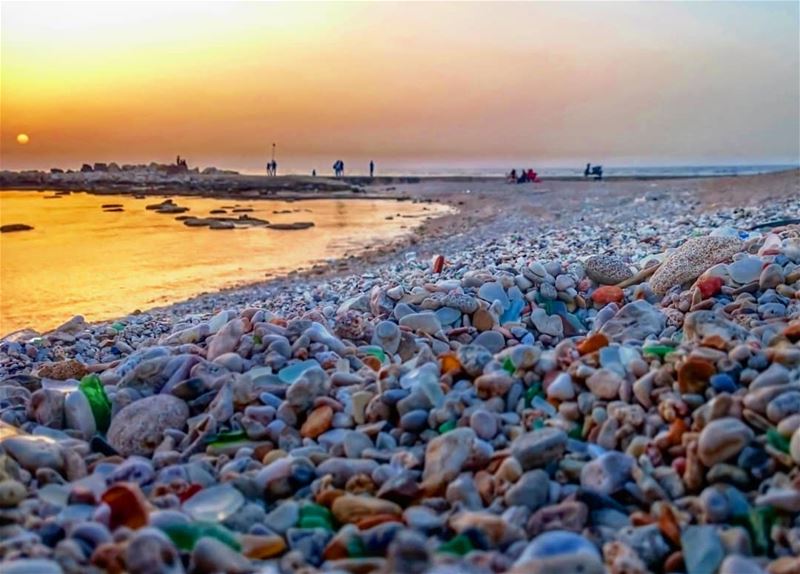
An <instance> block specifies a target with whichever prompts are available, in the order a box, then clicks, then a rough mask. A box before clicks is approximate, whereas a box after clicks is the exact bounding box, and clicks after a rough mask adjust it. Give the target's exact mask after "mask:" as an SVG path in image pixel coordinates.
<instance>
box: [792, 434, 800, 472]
mask: <svg viewBox="0 0 800 574" xmlns="http://www.w3.org/2000/svg"><path fill="white" fill-rule="evenodd" d="M789 453H790V454H791V456H792V460H793V461H795V463H797V464H799V465H800V428H798V429H797V430H795V431H794V434H792V440H791V441H790V443H789Z"/></svg>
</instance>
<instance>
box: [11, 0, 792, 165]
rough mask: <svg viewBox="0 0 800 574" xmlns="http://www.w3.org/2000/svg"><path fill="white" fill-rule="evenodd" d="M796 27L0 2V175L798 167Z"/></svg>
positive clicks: (708, 6) (602, 5) (578, 7)
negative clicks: (335, 168)
mask: <svg viewBox="0 0 800 574" xmlns="http://www.w3.org/2000/svg"><path fill="white" fill-rule="evenodd" d="M799 7H800V3H797V2H774V3H773V2H744V3H727V2H725V3H723V2H663V3H646V2H540V3H500V2H478V3H344V2H329V3H305V2H302V3H301V2H293V3H281V2H269V3H267V2H176V3H170V2H158V3H146V2H139V3H124V2H119V3H118V2H108V3H99V2H96V3H81V2H59V3H39V2H7V1H3V2H2V4H0V168H2V169H33V168H50V167H54V166H58V167H63V168H76V167H80V165H81V164H82V163H84V162H87V163H92V162H96V161H104V162H109V161H116V162H117V163H120V164H122V163H149V162H150V161H158V162H162V163H168V162H171V161H174V159H175V156H176V155H177V154H180V155H181V156H183V157H186V158H188V161H189V165H190V166H195V165H200V166H208V165H215V166H217V167H224V168H231V169H239V170H243V171H251V172H255V171H261V170H262V169H263V165H264V163H265V162H266V161H267V160H268V159H269V156H270V153H271V146H272V143H273V142H274V143H276V144H277V145H276V151H277V160H278V162H279V166H280V168H281V169H282V171H286V170H289V171H296V172H305V171H310V170H311V169H312V168H316V169H317V170H320V171H325V170H328V171H329V170H330V165H331V164H332V163H333V161H334V160H335V159H343V160H344V161H345V164H346V166H349V167H350V170H349V171H353V170H358V169H360V168H361V166H363V167H364V168H366V165H367V163H368V162H369V160H370V159H372V160H374V161H375V162H376V164H377V166H378V170H379V171H380V169H381V167H386V166H391V167H392V168H395V169H403V168H423V167H433V168H435V167H438V168H447V167H454V168H455V167H460V168H461V167H479V168H482V167H495V166H508V167H509V168H510V167H512V166H513V165H514V164H516V163H519V164H521V165H522V164H524V165H526V166H527V165H533V166H535V167H545V166H548V167H567V166H570V167H574V166H578V167H579V166H581V165H583V164H584V163H586V162H587V161H591V162H597V163H604V164H606V165H618V166H630V165H703V164H705V165H720V164H741V163H749V164H752V163H758V164H766V163H780V164H784V163H790V164H797V163H800V47H799V46H800V8H799ZM21 133H24V134H27V135H28V136H29V138H30V139H29V142H28V143H27V144H25V145H22V144H20V143H18V142H17V136H18V134H21Z"/></svg>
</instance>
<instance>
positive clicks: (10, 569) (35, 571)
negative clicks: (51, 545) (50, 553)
mask: <svg viewBox="0 0 800 574" xmlns="http://www.w3.org/2000/svg"><path fill="white" fill-rule="evenodd" d="M0 572H2V574H64V570H62V568H61V565H60V564H59V563H58V562H55V561H54V560H47V559H45V558H17V559H15V560H5V561H3V563H2V564H0Z"/></svg>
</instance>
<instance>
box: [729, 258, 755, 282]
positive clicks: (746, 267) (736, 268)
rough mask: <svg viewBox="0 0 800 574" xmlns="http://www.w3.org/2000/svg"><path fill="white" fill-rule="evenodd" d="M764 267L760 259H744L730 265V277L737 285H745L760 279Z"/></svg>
mask: <svg viewBox="0 0 800 574" xmlns="http://www.w3.org/2000/svg"><path fill="white" fill-rule="evenodd" d="M763 265H764V263H763V262H762V261H761V259H760V258H759V257H742V258H741V259H737V260H736V261H734V262H733V263H731V264H730V265H728V267H727V269H728V275H729V276H730V278H731V279H733V280H734V281H736V282H737V283H739V284H741V285H744V284H746V283H750V282H751V281H755V280H756V279H758V278H759V276H760V275H761V268H762V267H763Z"/></svg>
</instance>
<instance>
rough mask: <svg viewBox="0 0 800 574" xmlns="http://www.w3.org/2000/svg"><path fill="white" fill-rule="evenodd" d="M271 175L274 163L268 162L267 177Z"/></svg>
mask: <svg viewBox="0 0 800 574" xmlns="http://www.w3.org/2000/svg"><path fill="white" fill-rule="evenodd" d="M270 175H272V162H271V161H268V162H267V176H270Z"/></svg>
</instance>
